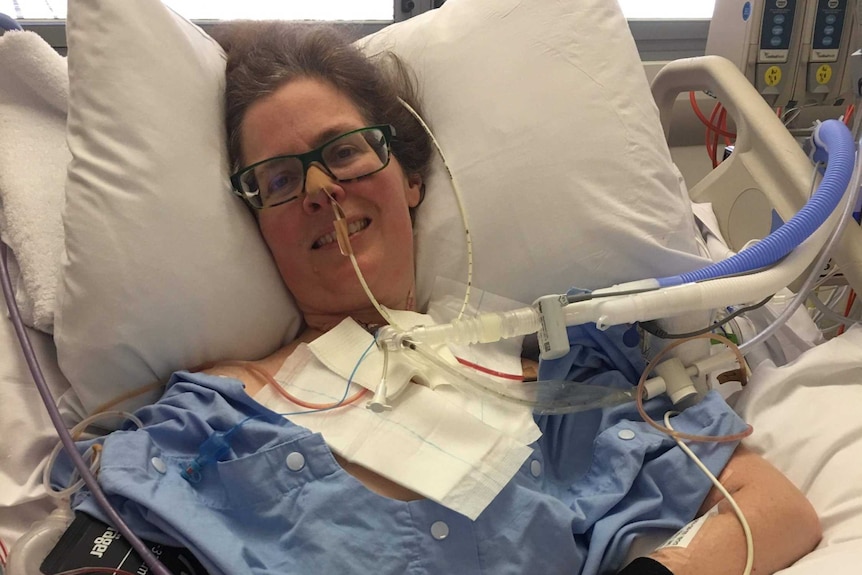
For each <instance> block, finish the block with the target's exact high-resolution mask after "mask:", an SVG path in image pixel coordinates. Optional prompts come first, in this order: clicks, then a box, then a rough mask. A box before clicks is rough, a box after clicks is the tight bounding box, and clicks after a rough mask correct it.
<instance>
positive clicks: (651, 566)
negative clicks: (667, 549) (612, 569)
mask: <svg viewBox="0 0 862 575" xmlns="http://www.w3.org/2000/svg"><path fill="white" fill-rule="evenodd" d="M617 575H673V573H672V572H671V570H670V569H668V568H667V567H665V566H664V565H662V564H661V563H659V562H658V561H656V560H655V559H650V558H649V557H638V558H637V559H635V560H634V561H632V562H631V563H629V564H628V565H626V566H625V567H624V568H623V570H622V571H620V572H619V573H617Z"/></svg>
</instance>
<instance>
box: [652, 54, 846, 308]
mask: <svg viewBox="0 0 862 575" xmlns="http://www.w3.org/2000/svg"><path fill="white" fill-rule="evenodd" d="M701 90H707V91H709V92H710V93H711V94H713V95H714V96H716V98H718V100H719V101H720V102H721V103H722V105H723V106H724V107H725V108H726V109H727V111H728V113H729V114H730V116H731V117H732V118H733V120H734V122H735V124H736V133H737V138H736V142H735V144H734V149H733V153H732V154H731V155H730V157H729V158H728V159H726V160H725V161H723V162H722V163H721V164H719V166H718V167H717V168H716V169H714V170H713V171H712V172H710V173H709V174H707V176H706V177H704V178H703V179H702V180H701V181H700V182H698V183H697V184H696V185H694V186H693V187H692V188H691V190H690V191H689V194H690V197H691V199H692V201H695V202H710V203H711V204H712V208H713V211H714V212H715V215H716V217H717V218H718V223H719V226H720V231H721V233H722V235H723V236H724V238H725V239H726V240H727V242H728V243H729V244H730V247H731V249H733V250H734V251H739V250H741V249H742V247H743V246H744V245H745V243H746V242H748V241H749V240H751V239H754V238H762V237H763V236H764V235H766V234H767V233H769V231H770V227H771V221H772V210H773V209H774V210H775V212H777V214H778V215H779V216H780V217H781V219H782V220H783V221H787V220H788V219H790V218H791V217H792V216H793V215H794V214H795V213H796V212H798V211H799V209H800V208H801V207H802V206H803V205H804V204H805V202H806V201H807V200H808V195H809V191H810V188H811V171H812V163H811V160H809V159H808V157H807V156H806V154H805V153H804V152H803V151H802V148H801V147H800V145H799V143H798V142H797V141H796V139H795V138H794V137H793V136H792V135H791V134H790V132H789V131H788V130H787V129H786V128H785V126H784V124H783V123H782V122H781V120H780V119H779V118H778V117H777V116H776V114H775V112H774V111H773V110H772V108H770V106H769V104H767V103H766V101H765V100H764V99H763V98H762V97H761V96H760V94H759V93H758V92H757V90H756V89H755V88H754V87H753V86H752V85H751V83H750V82H749V81H748V79H747V78H746V77H745V76H744V75H743V74H742V72H740V71H739V69H738V68H737V67H736V66H734V65H733V64H732V63H731V62H730V61H729V60H727V59H725V58H722V57H720V56H702V57H698V58H685V59H681V60H675V61H673V62H670V63H668V64H667V65H666V66H664V67H663V68H662V69H661V71H659V73H658V74H657V75H656V77H655V78H654V79H653V82H652V93H653V98H654V99H655V102H656V104H657V105H658V109H659V114H660V117H661V123H662V127H663V128H664V133H665V138H667V137H668V135H669V133H670V120H671V113H672V111H673V104H674V101H675V100H676V99H677V96H678V95H679V94H680V93H682V92H688V91H701ZM832 257H833V258H834V260H835V261H836V262H837V263H838V265H839V266H840V269H841V271H842V273H843V274H844V277H845V278H846V280H847V283H848V284H849V285H850V286H851V287H852V288H853V289H854V290H855V291H856V292H857V293H858V292H859V290H860V289H862V228H860V227H859V226H853V225H850V226H847V227H846V228H845V230H844V232H843V234H842V235H841V237H840V239H839V242H838V244H837V246H836V248H835V250H834V252H833V254H832Z"/></svg>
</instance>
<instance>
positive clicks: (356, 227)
mask: <svg viewBox="0 0 862 575" xmlns="http://www.w3.org/2000/svg"><path fill="white" fill-rule="evenodd" d="M370 223H371V220H369V219H368V218H363V219H361V220H357V221H355V222H352V223H350V224H348V225H347V233H348V234H350V235H351V236H352V235H353V234H355V233H356V232H358V231H360V230H364V229H365V228H367V227H368V225H369V224H370ZM336 239H337V238H336V235H335V230H332V231H331V232H329V233H328V234H326V235H325V236H323V237H320V238H318V239H317V241H315V242H314V243H313V244H311V249H313V250H317V249H320V248H322V247H324V246H327V245H329V244H331V243H333V242H334V241H336Z"/></svg>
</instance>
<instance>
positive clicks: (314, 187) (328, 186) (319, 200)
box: [302, 163, 345, 213]
mask: <svg viewBox="0 0 862 575" xmlns="http://www.w3.org/2000/svg"><path fill="white" fill-rule="evenodd" d="M344 196H345V193H344V188H342V187H341V186H340V185H339V184H338V182H337V181H336V180H335V179H334V178H333V177H332V176H330V175H329V174H327V173H326V172H325V171H324V170H323V168H322V167H321V166H318V165H317V164H316V163H315V164H311V165H310V166H309V167H308V171H307V172H306V174H305V194H304V195H303V197H302V206H303V208H304V209H305V211H307V212H308V213H315V212H317V211H318V210H320V208H321V207H323V206H325V205H328V204H329V201H330V200H329V198H330V197H331V198H332V199H334V200H335V201H336V202H337V201H340V200H342V199H344Z"/></svg>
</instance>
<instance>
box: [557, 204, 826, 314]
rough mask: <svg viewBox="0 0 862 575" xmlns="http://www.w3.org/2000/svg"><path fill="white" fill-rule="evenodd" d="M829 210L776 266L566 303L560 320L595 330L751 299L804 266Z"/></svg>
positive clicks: (820, 240)
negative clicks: (741, 273)
mask: <svg viewBox="0 0 862 575" xmlns="http://www.w3.org/2000/svg"><path fill="white" fill-rule="evenodd" d="M840 217H841V214H840V213H839V212H837V211H836V212H834V213H833V214H832V215H831V216H829V219H828V220H827V221H826V222H825V223H824V225H822V226H820V227H819V228H818V229H817V231H815V232H814V233H813V234H812V235H811V236H810V237H809V238H808V239H806V240H805V241H804V242H803V243H802V244H800V246H799V247H797V248H796V249H795V250H793V251H792V252H791V253H790V254H788V255H787V257H786V258H784V260H783V261H782V262H781V263H779V264H778V265H776V266H773V267H772V268H769V269H767V270H764V271H762V272H758V273H755V274H750V275H746V276H739V277H730V278H720V279H716V280H710V281H706V282H700V283H695V284H685V285H681V286H674V287H670V288H664V289H659V290H656V291H650V292H644V293H639V294H631V295H628V296H622V297H616V298H599V299H594V300H589V301H583V302H576V303H573V304H569V305H568V306H566V308H565V314H566V325H576V324H582V323H587V322H595V323H596V326H597V327H599V328H600V329H603V328H607V327H608V326H611V325H617V324H626V323H634V322H637V321H647V320H651V319H657V318H664V317H672V316H676V315H681V314H684V313H688V312H692V311H699V310H707V309H715V308H719V307H725V306H728V305H735V304H739V303H743V302H754V301H759V300H761V299H763V298H765V297H766V296H768V295H771V294H773V293H775V292H777V291H778V290H780V289H782V288H784V287H786V286H787V285H788V284H790V283H791V282H793V280H795V279H796V278H797V277H799V276H800V274H802V272H803V271H805V268H806V267H807V266H808V265H809V264H810V263H811V261H812V260H813V259H814V258H815V257H816V256H817V254H818V253H819V252H820V250H821V248H822V247H823V244H824V243H825V242H826V240H827V238H828V237H829V236H830V232H831V231H832V230H833V229H834V227H835V225H836V223H837V222H836V219H837V218H840Z"/></svg>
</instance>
